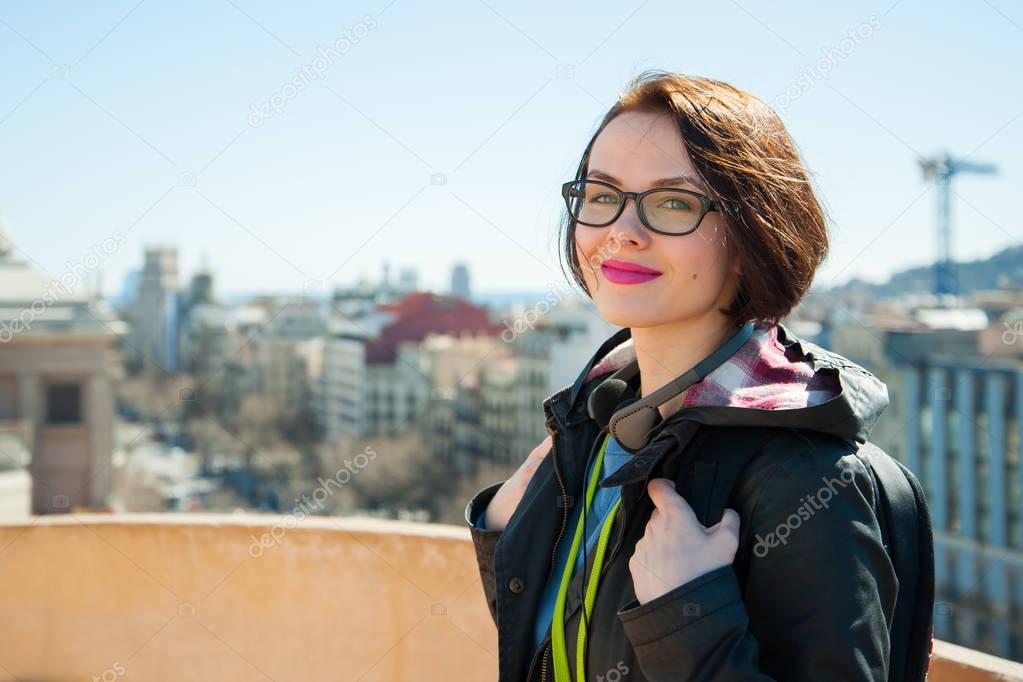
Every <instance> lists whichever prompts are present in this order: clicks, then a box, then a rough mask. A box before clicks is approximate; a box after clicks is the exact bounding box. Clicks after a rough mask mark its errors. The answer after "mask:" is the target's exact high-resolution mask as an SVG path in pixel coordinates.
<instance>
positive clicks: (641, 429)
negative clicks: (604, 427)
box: [608, 398, 663, 451]
mask: <svg viewBox="0 0 1023 682" xmlns="http://www.w3.org/2000/svg"><path fill="white" fill-rule="evenodd" d="M641 400H642V398H630V399H628V400H626V401H624V402H623V403H621V404H620V405H619V406H618V409H616V410H615V411H614V414H613V415H611V417H610V418H609V420H608V430H609V431H610V432H611V435H612V436H614V437H615V440H617V441H618V442H619V444H621V446H622V447H623V448H625V449H626V450H630V451H635V450H639V449H640V448H642V447H644V446H645V445H646V444H647V434H649V433H650V431H651V429H653V428H654V427H655V426H657V425H658V424H660V423H661V422H662V421H663V418H662V417H661V412H660V410H658V409H657V407H656V406H653V405H643V406H640V407H632V406H633V405H634V404H635V403H638V402H640V401H641Z"/></svg>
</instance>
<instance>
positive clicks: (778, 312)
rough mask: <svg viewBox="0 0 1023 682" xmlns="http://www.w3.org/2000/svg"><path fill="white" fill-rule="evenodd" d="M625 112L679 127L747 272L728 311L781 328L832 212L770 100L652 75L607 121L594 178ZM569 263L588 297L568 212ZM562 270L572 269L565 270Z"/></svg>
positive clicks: (816, 258) (821, 250) (582, 171)
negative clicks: (608, 137)
mask: <svg viewBox="0 0 1023 682" xmlns="http://www.w3.org/2000/svg"><path fill="white" fill-rule="evenodd" d="M626 111H643V112H652V113H657V112H663V113H667V114H669V115H671V116H672V117H674V118H675V119H676V120H677V121H678V126H679V131H680V132H681V134H682V143H683V145H684V146H685V148H686V150H687V151H688V153H689V157H690V158H691V159H692V161H693V165H694V166H695V168H696V170H697V172H698V173H699V174H700V176H701V177H702V178H703V180H704V182H705V183H706V184H707V187H708V188H709V190H710V192H711V196H712V197H713V198H714V199H715V201H716V202H717V205H718V210H719V211H721V213H722V214H723V216H724V218H725V223H726V226H727V227H726V229H727V230H728V236H729V238H730V239H731V240H732V243H733V244H734V248H736V249H737V252H738V256H739V261H740V263H741V265H740V267H741V270H742V274H741V276H740V279H739V286H738V290H737V292H736V296H735V299H734V300H733V301H732V304H731V305H730V306H729V307H728V308H727V309H722V310H721V312H723V313H725V314H726V315H727V316H728V317H729V318H730V319H732V320H733V321H734V322H735V323H736V324H737V325H738V324H742V323H743V322H746V321H747V320H758V321H766V322H769V323H774V322H778V321H779V320H781V319H782V318H783V317H785V316H786V315H787V314H788V313H789V312H790V311H791V310H792V308H793V307H795V305H796V304H797V303H798V302H799V300H800V299H801V298H802V297H803V295H804V294H805V293H806V291H807V290H808V289H809V288H810V284H811V283H812V282H813V277H814V273H815V272H816V270H817V267H818V266H819V265H820V264H821V263H822V262H824V259H825V257H826V256H827V252H828V231H827V221H826V216H825V213H824V209H823V208H822V207H821V204H820V202H819V201H818V200H817V197H816V194H815V193H814V189H813V187H812V186H811V183H810V178H809V172H808V171H807V169H806V166H805V165H804V163H803V161H802V159H801V158H800V156H799V152H798V151H797V150H796V146H795V143H794V142H793V141H792V138H791V137H790V136H789V134H788V131H787V130H786V129H785V126H784V125H783V124H782V122H781V119H779V118H778V115H777V114H776V113H775V112H774V111H773V110H771V108H770V107H768V106H767V105H766V104H764V102H763V101H761V100H760V99H758V98H756V97H754V96H753V95H750V94H749V93H747V92H744V91H742V90H739V89H738V88H735V87H733V86H731V85H729V84H728V83H723V82H721V81H716V80H711V79H709V78H698V77H694V76H686V75H682V74H676V73H670V72H665V71H660V70H648V71H644V72H643V73H641V74H640V75H639V76H636V77H635V78H634V79H633V80H632V82H630V83H629V85H628V86H627V88H626V90H625V92H624V93H622V95H621V96H620V97H619V98H618V101H617V102H616V103H615V104H614V106H612V107H611V109H609V110H608V112H607V113H606V114H605V115H604V118H603V120H602V121H601V123H600V126H599V127H598V128H597V131H596V132H595V133H594V134H593V137H591V138H590V141H589V143H588V144H587V145H586V150H585V151H584V152H583V156H582V159H581V160H580V162H579V168H578V170H577V171H576V179H582V178H584V177H586V173H587V172H588V171H587V165H588V163H589V158H590V151H591V149H592V148H593V143H594V141H595V140H596V139H597V136H598V135H599V134H600V132H601V131H602V130H603V129H604V127H605V126H607V124H608V123H609V122H610V121H611V120H612V119H613V118H615V117H616V116H618V115H619V114H621V113H623V112H626ZM561 233H562V234H563V235H564V240H563V248H562V250H561V256H562V258H563V260H565V261H567V262H568V263H569V265H570V270H571V275H572V278H573V279H574V280H575V281H576V283H577V284H579V285H580V286H581V287H582V288H583V291H585V292H586V294H587V295H590V291H589V289H587V288H586V283H585V281H584V279H583V275H582V272H581V270H580V266H579V260H578V254H577V253H576V248H575V221H574V220H572V219H571V217H570V216H569V215H568V213H567V211H565V214H564V217H563V223H562V229H561ZM562 268H564V263H563V264H562Z"/></svg>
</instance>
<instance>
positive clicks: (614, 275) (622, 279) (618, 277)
mask: <svg viewBox="0 0 1023 682" xmlns="http://www.w3.org/2000/svg"><path fill="white" fill-rule="evenodd" d="M600 271H601V272H603V273H604V277H606V278H607V280H608V281H609V282H614V283H615V284H642V283H643V282H649V281H650V280H652V279H656V278H658V277H660V276H661V273H645V272H630V271H628V270H619V269H617V268H613V267H611V266H610V265H607V264H606V263H602V264H601V266H600Z"/></svg>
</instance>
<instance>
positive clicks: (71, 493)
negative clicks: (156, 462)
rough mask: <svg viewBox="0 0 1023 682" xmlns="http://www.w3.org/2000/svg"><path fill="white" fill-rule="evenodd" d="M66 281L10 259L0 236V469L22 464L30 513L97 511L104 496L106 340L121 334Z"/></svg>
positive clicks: (109, 417)
mask: <svg viewBox="0 0 1023 682" xmlns="http://www.w3.org/2000/svg"><path fill="white" fill-rule="evenodd" d="M65 274H67V275H73V274H75V273H65ZM73 279H75V277H74V276H72V277H69V278H65V277H63V276H62V277H61V278H58V279H55V280H51V279H49V278H48V277H46V276H45V275H43V274H42V273H40V272H37V271H36V270H34V269H33V268H31V267H30V266H29V265H28V264H27V263H24V262H21V261H18V260H16V259H15V258H14V254H13V249H12V247H11V245H10V243H9V241H8V240H7V239H6V237H5V236H4V235H3V234H0V459H2V460H3V463H2V464H0V469H6V470H7V471H8V472H10V471H18V470H20V471H21V474H20V475H21V476H24V473H25V471H26V467H27V472H28V473H29V474H30V475H31V480H32V495H31V510H32V512H33V513H36V514H48V513H66V512H68V511H70V510H72V509H74V508H103V507H105V506H106V504H107V496H108V494H109V492H110V474H111V472H110V458H111V452H112V449H113V445H112V441H113V436H112V433H113V418H114V383H115V382H116V381H117V380H118V378H119V376H120V366H119V359H118V355H117V351H116V343H117V340H118V339H119V338H120V337H122V336H123V335H124V334H126V333H127V327H126V325H125V324H124V323H123V322H121V321H120V320H118V319H117V317H116V316H115V315H114V313H113V311H112V310H111V308H110V307H109V306H108V305H107V304H106V303H105V302H103V301H102V300H100V299H98V298H94V297H92V296H90V295H86V294H83V293H81V291H77V290H76V287H75V286H73V285H72V284H69V281H68V280H73ZM6 484H7V485H6V488H5V490H4V491H3V492H0V498H3V497H5V496H6V497H7V500H8V504H12V502H11V500H12V496H16V495H17V492H16V490H12V485H13V486H15V488H16V486H17V482H16V481H15V480H14V479H12V478H11V477H10V476H7V477H6ZM0 504H3V502H2V501H0Z"/></svg>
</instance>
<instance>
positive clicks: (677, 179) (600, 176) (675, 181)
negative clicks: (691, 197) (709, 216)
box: [586, 170, 707, 192]
mask: <svg viewBox="0 0 1023 682" xmlns="http://www.w3.org/2000/svg"><path fill="white" fill-rule="evenodd" d="M586 177H588V178H592V179H594V180H605V181H607V182H610V183H612V184H615V185H618V184H620V183H621V180H619V179H618V178H616V177H615V176H613V175H611V174H610V173H605V172H604V171H600V170H591V171H590V172H589V173H588V174H587V176H586ZM685 183H689V184H690V185H692V186H693V187H697V188H699V189H700V190H701V191H703V192H706V191H707V190H706V189H705V188H704V186H703V183H701V182H700V181H699V180H697V179H696V178H695V177H693V176H692V175H688V174H682V175H673V176H672V177H670V178H661V179H660V180H654V181H653V182H652V183H650V186H651V187H673V186H677V185H681V184H685Z"/></svg>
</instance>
